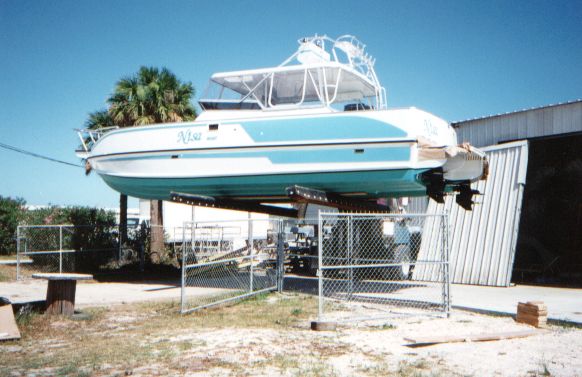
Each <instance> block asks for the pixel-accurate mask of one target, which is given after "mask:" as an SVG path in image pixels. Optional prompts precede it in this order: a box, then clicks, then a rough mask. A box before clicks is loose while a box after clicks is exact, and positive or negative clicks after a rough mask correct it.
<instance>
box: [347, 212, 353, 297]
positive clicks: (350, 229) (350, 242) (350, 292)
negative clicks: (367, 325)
mask: <svg viewBox="0 0 582 377" xmlns="http://www.w3.org/2000/svg"><path fill="white" fill-rule="evenodd" d="M352 221H353V218H352V215H349V216H348V250H347V251H348V255H347V257H348V271H349V272H348V297H349V298H350V299H351V298H352V295H353V294H354V264H353V247H354V245H353V238H354V228H353V223H352Z"/></svg>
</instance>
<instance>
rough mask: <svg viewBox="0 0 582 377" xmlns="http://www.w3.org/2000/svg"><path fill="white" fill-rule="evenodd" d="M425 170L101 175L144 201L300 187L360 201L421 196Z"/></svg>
mask: <svg viewBox="0 0 582 377" xmlns="http://www.w3.org/2000/svg"><path fill="white" fill-rule="evenodd" d="M424 171H426V169H406V170H386V171H363V172H361V171H360V172H333V173H314V174H308V173H302V174H277V175H260V176H243V177H217V178H214V177H213V178H127V177H116V176H111V175H101V177H102V178H103V180H104V181H105V182H106V183H107V184H108V185H109V186H110V187H111V188H113V189H114V190H116V191H119V192H121V193H124V194H126V195H129V196H133V197H137V198H144V199H162V200H168V199H169V198H170V192H171V191H176V192H182V193H188V194H198V195H204V196H213V197H244V196H260V197H265V196H285V195H286V193H285V189H286V188H287V187H289V186H292V185H300V186H306V187H311V188H315V189H320V190H325V191H329V192H335V193H354V192H361V193H363V194H362V197H373V198H384V197H400V196H421V195H425V190H426V188H425V186H424V185H422V183H421V182H420V181H419V178H418V177H419V174H420V173H422V172H424Z"/></svg>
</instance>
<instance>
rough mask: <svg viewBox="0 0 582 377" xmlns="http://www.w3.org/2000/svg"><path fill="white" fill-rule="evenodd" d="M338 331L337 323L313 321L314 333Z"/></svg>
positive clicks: (312, 328)
mask: <svg viewBox="0 0 582 377" xmlns="http://www.w3.org/2000/svg"><path fill="white" fill-rule="evenodd" d="M336 329H337V322H331V321H312V322H311V330H314V331H335V330H336Z"/></svg>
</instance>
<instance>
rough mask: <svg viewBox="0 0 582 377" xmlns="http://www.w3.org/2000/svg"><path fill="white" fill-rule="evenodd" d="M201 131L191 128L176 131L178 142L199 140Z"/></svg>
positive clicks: (188, 142)
mask: <svg viewBox="0 0 582 377" xmlns="http://www.w3.org/2000/svg"><path fill="white" fill-rule="evenodd" d="M201 137H202V133H200V132H194V131H192V130H185V131H180V132H178V143H182V144H190V143H192V142H196V141H200V138H201Z"/></svg>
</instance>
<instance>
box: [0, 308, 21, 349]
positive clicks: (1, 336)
mask: <svg viewBox="0 0 582 377" xmlns="http://www.w3.org/2000/svg"><path fill="white" fill-rule="evenodd" d="M12 339H20V331H19V330H18V326H17V325H16V321H15V320H14V312H13V311H12V305H10V304H9V305H3V306H0V340H12Z"/></svg>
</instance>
